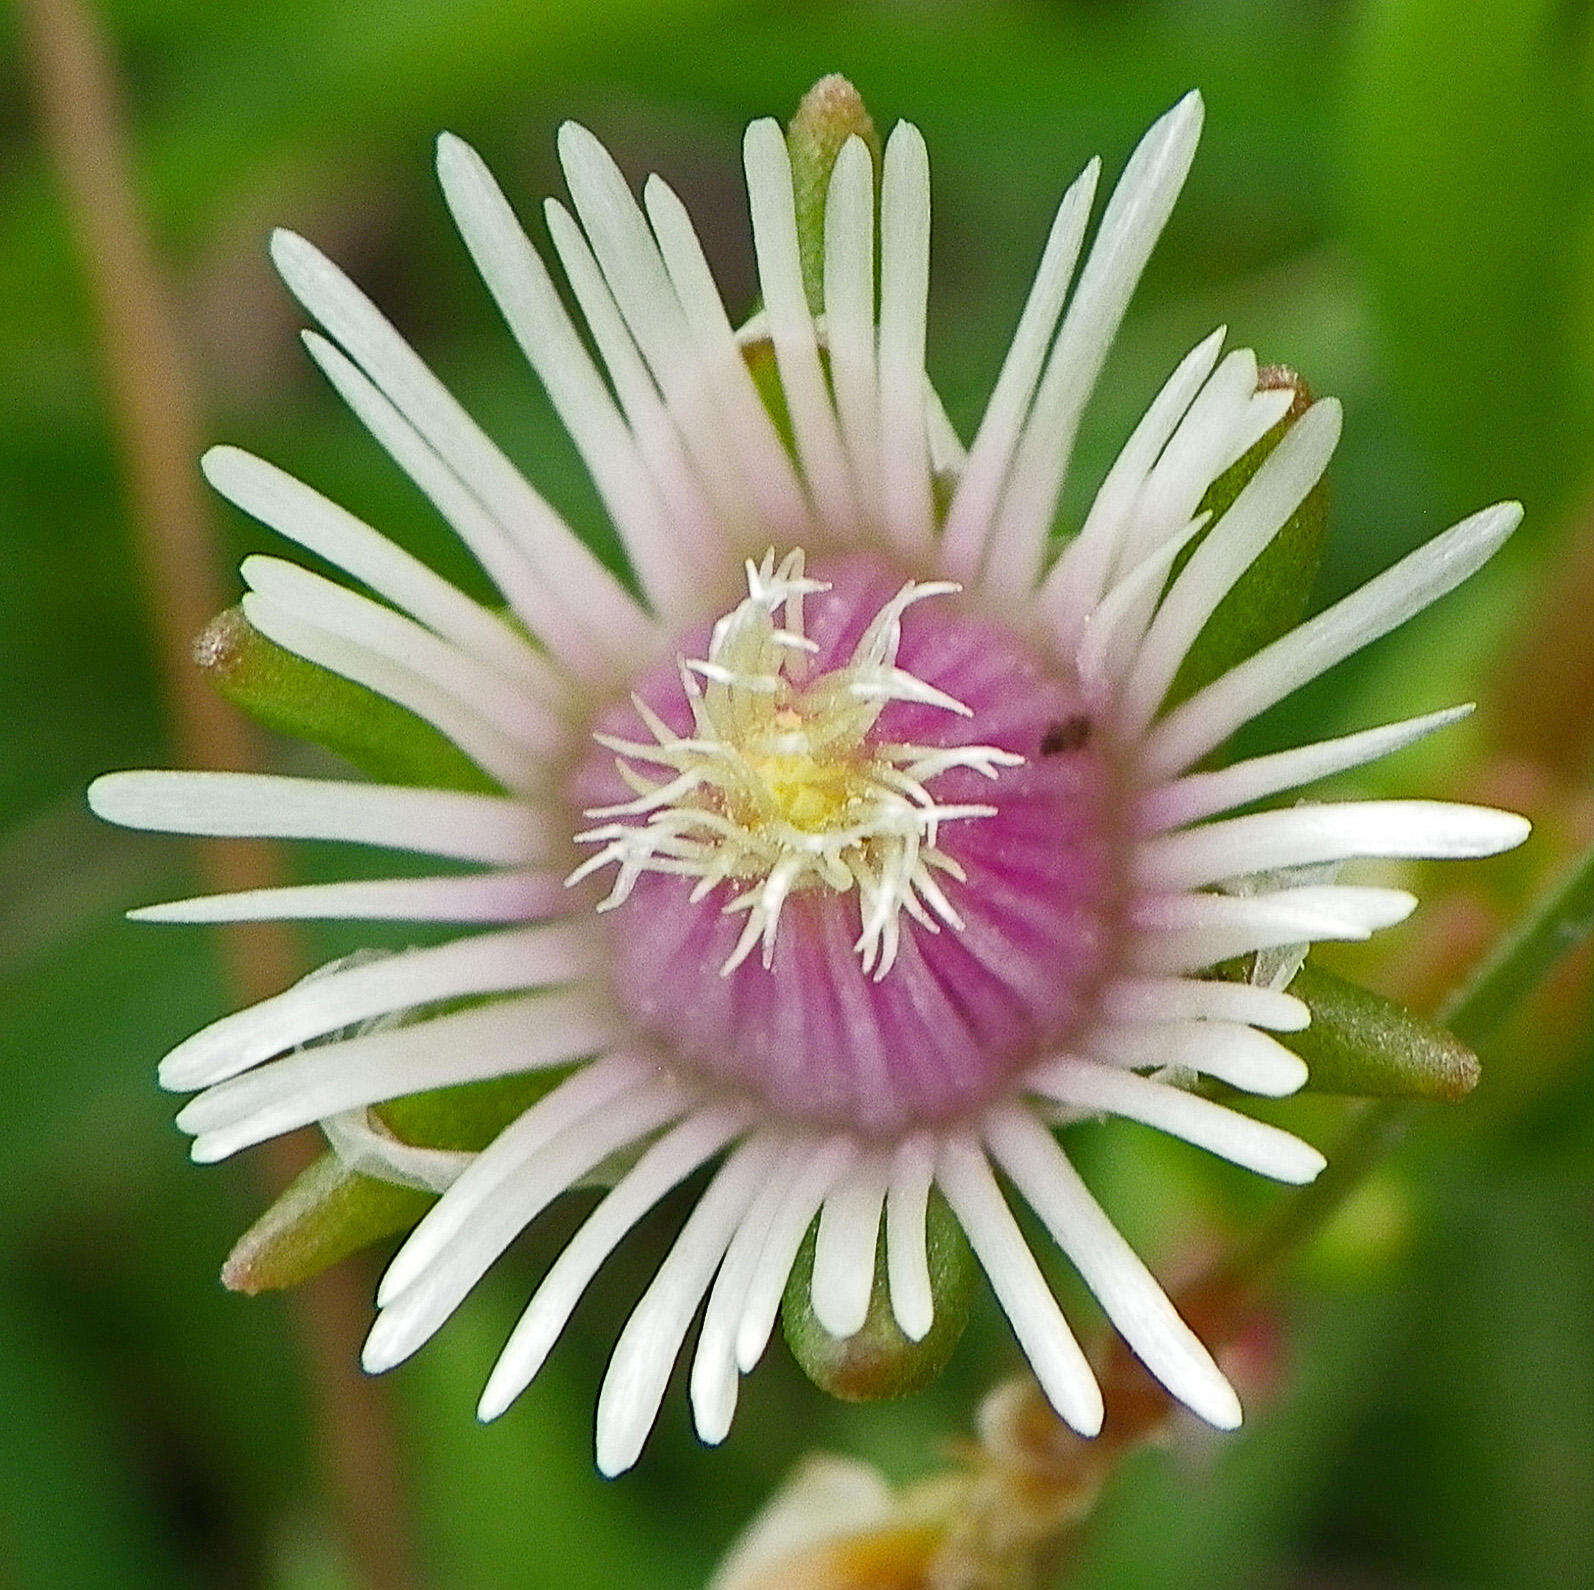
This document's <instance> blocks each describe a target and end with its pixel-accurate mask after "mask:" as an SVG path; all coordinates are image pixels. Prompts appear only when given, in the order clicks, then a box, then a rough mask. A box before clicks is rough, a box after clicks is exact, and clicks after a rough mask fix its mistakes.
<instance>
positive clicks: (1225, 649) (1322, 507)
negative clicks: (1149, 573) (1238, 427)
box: [1166, 365, 1328, 708]
mask: <svg viewBox="0 0 1594 1590" xmlns="http://www.w3.org/2000/svg"><path fill="white" fill-rule="evenodd" d="M1258 385H1259V386H1260V387H1261V388H1263V389H1265V390H1269V391H1273V390H1277V389H1279V388H1283V387H1289V388H1292V389H1293V390H1294V392H1295V401H1294V402H1293V403H1292V404H1291V405H1290V407H1289V412H1288V413H1286V414H1285V416H1284V418H1283V419H1281V420H1280V421H1279V422H1278V424H1277V425H1275V426H1274V427H1273V429H1272V430H1270V431H1269V432H1268V433H1267V435H1266V436H1264V437H1263V438H1262V440H1261V441H1259V442H1258V443H1257V444H1256V445H1255V446H1254V447H1253V448H1252V449H1251V450H1250V452H1248V453H1247V454H1246V455H1245V457H1244V458H1242V459H1240V461H1239V462H1238V463H1236V464H1233V465H1231V466H1230V467H1229V468H1228V469H1227V470H1226V471H1225V472H1224V473H1223V474H1222V475H1220V476H1219V477H1218V478H1217V480H1215V481H1214V482H1213V483H1212V486H1211V488H1210V489H1209V490H1208V492H1207V494H1206V496H1205V497H1203V498H1202V499H1201V508H1202V510H1203V511H1205V512H1210V513H1211V515H1212V523H1213V524H1214V525H1215V524H1216V523H1217V522H1218V521H1219V520H1220V519H1221V518H1222V517H1223V515H1224V514H1225V513H1227V512H1228V510H1229V508H1230V507H1231V506H1232V505H1233V503H1234V500H1235V498H1236V497H1238V496H1239V495H1240V493H1241V491H1242V490H1244V488H1245V486H1246V485H1247V484H1248V483H1249V482H1250V480H1251V477H1252V476H1253V475H1255V474H1256V472H1257V470H1259V469H1260V468H1261V467H1262V465H1263V463H1264V462H1265V461H1266V459H1267V458H1268V456H1269V455H1270V454H1271V453H1272V451H1273V449H1274V448H1275V447H1277V446H1278V444H1279V443H1280V442H1281V441H1282V440H1283V438H1284V434H1285V432H1286V431H1288V430H1289V428H1290V427H1291V426H1292V425H1293V424H1294V423H1295V421H1296V420H1297V419H1299V418H1300V416H1301V415H1302V414H1304V413H1305V412H1306V410H1307V409H1308V408H1310V407H1311V403H1312V394H1311V392H1310V391H1309V390H1308V388H1307V385H1306V383H1305V382H1304V381H1303V380H1302V379H1301V378H1300V376H1299V375H1297V374H1296V373H1295V371H1293V370H1290V369H1287V368H1285V367H1284V366H1283V365H1266V366H1264V367H1263V368H1262V370H1261V371H1260V372H1259V373H1258ZM1327 528H1328V487H1327V484H1326V482H1325V481H1323V480H1319V481H1318V483H1317V484H1316V485H1315V486H1314V487H1313V488H1312V490H1311V491H1310V492H1308V493H1307V496H1306V500H1305V501H1304V502H1303V503H1302V504H1301V506H1300V507H1299V508H1297V509H1296V511H1295V512H1294V514H1292V515H1291V517H1290V518H1289V520H1288V521H1287V522H1286V523H1285V525H1284V528H1283V529H1282V530H1280V531H1279V533H1278V534H1277V535H1276V536H1274V538H1273V539H1272V540H1271V541H1270V542H1269V543H1268V544H1267V546H1266V547H1265V548H1264V549H1263V551H1262V554H1261V556H1260V557H1258V558H1257V560H1256V561H1255V562H1254V563H1253V564H1252V565H1251V566H1250V568H1248V569H1247V570H1246V571H1245V573H1244V574H1242V575H1241V576H1240V578H1239V580H1238V581H1237V582H1236V584H1235V586H1234V588H1233V589H1232V590H1231V591H1230V592H1229V594H1228V595H1227V596H1225V597H1224V598H1223V600H1222V601H1221V602H1220V603H1219V604H1218V607H1217V611H1216V612H1214V613H1213V615H1212V617H1211V618H1209V619H1208V620H1207V622H1206V624H1205V626H1204V627H1203V629H1202V631H1201V633H1200V634H1199V635H1197V636H1196V639H1195V644H1194V645H1193V646H1191V648H1190V650H1189V652H1188V653H1187V654H1186V656H1185V659H1184V662H1183V663H1182V664H1180V667H1179V672H1178V673H1177V674H1176V675H1175V676H1174V681H1173V686H1172V688H1171V689H1170V690H1169V692H1168V699H1167V703H1166V704H1167V706H1168V707H1169V708H1172V707H1175V706H1177V705H1178V704H1179V703H1180V702H1181V701H1183V700H1184V699H1185V698H1186V697H1188V696H1193V695H1194V694H1195V693H1196V691H1198V690H1199V689H1201V687H1202V686H1203V685H1207V684H1210V683H1211V682H1212V681H1213V680H1214V679H1216V678H1218V677H1219V675H1221V674H1225V673H1227V672H1228V671H1229V669H1231V668H1233V667H1234V666H1235V665H1236V664H1237V663H1242V662H1244V661H1245V659H1246V658H1247V657H1250V656H1252V655H1253V654H1254V653H1256V652H1259V651H1260V650H1261V649H1262V648H1263V647H1264V646H1267V645H1270V644H1271V643H1272V642H1273V641H1275V640H1277V639H1278V638H1279V636H1280V635H1283V634H1285V633H1287V632H1288V631H1289V630H1291V629H1293V628H1294V627H1295V626H1296V625H1297V624H1298V623H1300V621H1301V619H1302V618H1303V617H1304V616H1305V613H1306V604H1307V602H1308V601H1309V600H1310V599H1311V595H1312V585H1313V583H1314V582H1315V580H1316V579H1317V566H1318V564H1319V563H1320V562H1321V561H1322V556H1323V537H1324V534H1325V532H1326V530H1327ZM1201 539H1202V538H1198V539H1197V541H1196V542H1194V543H1192V544H1191V546H1190V547H1188V548H1187V549H1186V550H1185V552H1184V553H1183V554H1182V555H1181V557H1180V560H1179V562H1178V564H1177V565H1176V566H1175V568H1174V573H1175V574H1177V573H1178V571H1179V569H1181V568H1183V567H1184V564H1185V563H1186V562H1187V561H1188V560H1189V558H1190V555H1191V553H1193V552H1194V551H1195V548H1196V546H1198V545H1199V544H1200V540H1201ZM1170 578H1171V576H1170Z"/></svg>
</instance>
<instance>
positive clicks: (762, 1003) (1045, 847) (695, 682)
mask: <svg viewBox="0 0 1594 1590" xmlns="http://www.w3.org/2000/svg"><path fill="white" fill-rule="evenodd" d="M678 650H679V655H680V657H681V658H682V659H684V660H682V661H680V662H678V663H676V664H674V665H669V666H664V667H659V668H656V669H654V670H652V671H651V672H650V673H648V674H646V675H644V676H643V677H642V678H641V679H640V680H639V682H638V685H637V688H636V691H635V693H634V694H633V696H632V697H631V701H630V704H629V705H624V704H618V703H617V704H616V705H615V706H614V707H612V708H611V709H609V710H608V711H607V712H606V713H605V714H603V715H602V717H601V718H600V720H599V722H598V723H597V725H596V726H595V731H596V732H595V733H594V740H595V741H596V746H595V748H594V750H593V753H592V754H591V755H590V756H589V757H588V758H587V759H586V761H585V762H584V764H583V765H582V766H581V767H580V769H579V770H578V772H577V774H576V777H575V779H574V783H573V786H572V789H571V792H570V794H571V798H572V801H573V804H575V805H576V807H577V808H578V809H579V810H580V811H581V812H583V813H584V814H585V817H586V822H587V826H586V827H584V828H583V829H582V830H581V831H580V832H579V833H578V835H577V838H578V840H579V841H580V842H581V843H582V844H584V845H586V846H589V847H591V852H592V853H591V854H590V855H589V856H588V857H587V858H586V859H585V861H584V862H583V863H582V865H581V866H580V867H578V868H577V869H576V872H575V873H574V874H572V881H574V880H575V879H577V878H581V877H586V876H588V875H592V874H601V875H602V876H603V877H604V878H605V879H606V880H607V881H608V882H609V885H610V887H609V892H608V894H607V896H606V897H605V898H604V899H603V900H602V901H601V902H600V909H602V910H604V911H605V912H606V913H607V915H606V918H605V920H606V921H607V922H608V924H609V928H608V942H609V976H610V981H611V984H612V987H613V990H614V995H615V998H616V999H617V1001H618V1002H619V1003H620V1005H621V1006H622V1007H623V1008H624V1009H626V1010H627V1011H628V1012H629V1013H630V1014H631V1015H632V1017H633V1018H634V1020H635V1021H636V1023H637V1025H638V1028H639V1030H640V1031H641V1032H642V1033H643V1034H645V1035H647V1036H648V1037H649V1038H650V1039H652V1040H654V1041H656V1042H657V1043H658V1045H659V1046H660V1048H661V1049H662V1050H663V1051H664V1052H666V1053H667V1054H668V1055H669V1056H670V1057H671V1059H672V1060H673V1061H675V1062H676V1063H679V1064H681V1065H683V1066H686V1067H688V1068H689V1069H692V1070H694V1071H696V1072H698V1073H699V1074H708V1075H712V1076H713V1077H715V1078H717V1079H719V1080H722V1081H724V1082H726V1083H729V1084H731V1085H732V1086H734V1087H736V1088H738V1089H741V1090H743V1091H746V1092H749V1093H752V1094H754V1095H756V1096H759V1097H761V1098H762V1099H764V1100H765V1101H766V1102H767V1103H769V1104H771V1105H773V1106H774V1107H775V1108H776V1109H777V1110H778V1111H779V1112H780V1113H781V1114H782V1115H784V1116H786V1117H788V1118H797V1119H802V1120H806V1121H811V1122H813V1123H815V1124H825V1123H840V1122H845V1123H846V1124H847V1125H849V1126H850V1127H852V1128H854V1129H859V1128H861V1129H863V1130H866V1131H879V1132H888V1131H898V1130H900V1129H901V1128H902V1127H903V1126H904V1125H905V1124H911V1123H913V1122H915V1121H926V1122H928V1121H941V1120H945V1119H948V1118H951V1117H954V1116H956V1115H959V1114H961V1113H963V1112H965V1111H967V1110H968V1109H970V1108H973V1107H977V1106H978V1105H979V1104H981V1103H982V1102H984V1101H986V1100H988V1099H990V1098H992V1097H994V1096H996V1095H997V1094H998V1093H999V1091H1000V1090H1001V1089H1002V1088H1003V1087H1005V1086H1007V1085H1009V1084H1010V1083H1011V1080H1012V1078H1013V1076H1014V1074H1015V1073H1016V1072H1017V1071H1018V1070H1019V1069H1021V1068H1022V1067H1023V1066H1025V1065H1026V1064H1028V1063H1029V1062H1030V1061H1032V1060H1034V1059H1035V1058H1037V1057H1038V1056H1040V1055H1043V1054H1046V1053H1050V1052H1053V1051H1054V1050H1055V1049H1056V1048H1057V1047H1059V1046H1061V1045H1063V1044H1065V1043H1066V1042H1067V1040H1068V1038H1069V1037H1070V1036H1071V1035H1072V1034H1073V1033H1075V1032H1076V1031H1077V1030H1078V1028H1079V1027H1080V1025H1081V1023H1083V1022H1084V1021H1087V1020H1088V1019H1090V1015H1091V1011H1092V1007H1093V1004H1094V998H1095V993H1096V990H1097V988H1098V987H1099V986H1100V984H1101V982H1102V980H1103V978H1104V977H1105V976H1106V974H1107V970H1108V963H1109V961H1110V960H1111V958H1112V956H1113V954H1114V950H1115V945H1116V939H1117V920H1118V915H1119V912H1118V894H1119V883H1118V880H1119V875H1120V872H1121V868H1120V866H1119V863H1118V854H1119V849H1120V847H1119V843H1118V819H1117V813H1118V811H1119V810H1120V808H1121V798H1120V794H1119V780H1118V778H1117V774H1116V768H1115V766H1114V762H1113V759H1112V757H1111V755H1110V747H1109V746H1107V745H1106V744H1105V743H1104V736H1102V735H1100V734H1098V733H1095V732H1093V731H1092V726H1091V723H1090V720H1089V717H1088V714H1087V712H1086V708H1085V703H1084V702H1083V700H1082V697H1081V693H1080V690H1079V686H1078V683H1077V681H1076V680H1075V678H1074V677H1073V674H1072V671H1071V670H1068V669H1066V668H1064V667H1063V666H1061V665H1059V664H1058V663H1056V662H1055V661H1054V660H1053V659H1051V658H1049V657H1047V656H1046V655H1045V654H1043V653H1042V652H1040V651H1038V650H1037V649H1036V648H1035V647H1033V646H1032V645H1030V644H1029V643H1028V642H1026V641H1025V640H1023V639H1022V638H1021V637H1019V636H1018V635H1016V634H1014V633H1013V632H1012V631H1011V630H1009V629H1007V628H1006V627H1005V626H1004V625H1002V624H1000V623H998V622H995V621H993V620H991V619H989V618H986V617H983V616H981V615H978V614H976V613H975V612H973V611H972V610H971V609H970V608H968V607H967V606H965V605H964V604H963V603H962V602H961V601H960V600H959V598H958V596H957V593H956V587H953V586H949V585H944V584H923V583H917V582H915V581H913V580H911V579H907V578H905V577H904V576H903V574H902V572H901V571H899V570H896V569H894V568H892V567H891V566H890V565H889V564H887V563H885V562H884V561H883V560H881V559H878V558H874V557H869V556H861V555H853V556H848V557H840V558H836V559H833V560H827V562H826V563H825V564H824V565H823V566H820V567H814V568H808V567H805V564H804V560H803V558H802V555H801V554H800V553H793V554H791V555H789V556H787V557H786V558H784V559H783V560H781V561H780V562H779V563H777V562H776V561H775V559H774V558H773V557H772V556H771V557H766V558H765V559H764V560H763V562H762V563H761V564H758V565H750V566H749V570H748V595H747V598H746V600H744V601H743V602H741V603H739V604H738V605H737V607H736V608H735V609H733V610H732V611H731V612H730V613H728V614H727V615H726V616H725V617H723V618H721V619H720V620H719V621H718V623H716V624H714V625H713V626H712V628H711V629H710V628H708V627H707V626H705V628H704V629H703V630H702V631H699V632H697V633H695V634H691V635H687V636H684V637H683V638H682V641H681V642H680V644H679V648H678ZM755 951H756V952H757V953H755Z"/></svg>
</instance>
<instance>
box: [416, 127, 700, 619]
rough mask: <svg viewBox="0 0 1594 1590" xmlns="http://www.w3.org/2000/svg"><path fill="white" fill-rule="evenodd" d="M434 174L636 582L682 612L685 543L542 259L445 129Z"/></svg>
mask: <svg viewBox="0 0 1594 1590" xmlns="http://www.w3.org/2000/svg"><path fill="white" fill-rule="evenodd" d="M437 174H438V177H439V179H440V180H441V182H442V186H443V192H444V195H445V196H446V197H447V199H448V205H449V208H450V209H451V210H452V211H453V214H454V220H455V222H456V224H457V225H458V227H459V231H460V236H461V237H463V238H464V240H465V244H466V247H467V248H469V249H470V252H471V258H472V259H474V260H475V262H476V268H477V269H478V270H479V271H480V272H481V275H482V280H483V281H484V282H486V284H487V287H488V290H489V291H490V292H491V293H492V295H493V297H494V299H495V300H496V301H497V303H498V307H499V309H500V310H501V311H502V312H503V316H504V319H505V321H506V322H507V323H508V325H509V329H510V331H511V332H513V333H514V337H515V340H516V342H518V343H519V344H520V347H521V351H522V352H523V353H524V354H525V355H526V358H527V360H528V361H529V362H530V364H531V366H532V368H533V369H534V370H535V371H536V372H537V375H538V376H539V378H540V379H541V381H542V383H543V386H544V387H545V388H546V389H547V392H548V396H549V398H550V399H551V400H552V402H553V405H554V407H555V409H556V410H558V413H559V418H560V420H561V421H563V423H564V427H565V429H566V430H567V431H568V432H569V433H570V438H571V440H572V441H573V442H574V443H575V444H576V448H577V450H578V451H579V452H580V454H581V458H582V461H583V462H584V463H585V464H586V466H587V471H588V473H589V474H590V475H591V476H592V480H593V484H594V485H595V486H596V487H597V489H598V495H599V496H600V497H601V498H602V499H603V505H604V507H605V508H606V509H607V510H608V513H609V518H610V519H611V521H612V522H613V524H614V526H615V528H616V529H617V530H618V531H619V533H620V539H621V541H622V542H623V543H624V545H625V549H626V555H627V556H628V557H629V558H630V559H631V564H632V567H633V568H634V569H635V570H636V571H637V577H638V579H639V580H640V581H641V584H642V588H643V590H644V591H645V592H646V593H647V595H648V598H649V600H650V601H651V602H652V603H653V605H654V606H655V607H656V608H657V609H658V610H659V611H661V612H664V613H671V614H674V613H681V612H685V611H688V610H689V609H690V606H691V602H690V597H691V594H692V576H691V574H690V572H689V571H688V569H687V566H686V557H685V553H686V550H687V549H686V548H684V547H683V546H681V545H680V543H679V542H678V540H677V537H676V533H675V527H673V526H671V525H670V524H668V523H667V522H666V520H665V517H664V511H663V508H662V506H661V504H660V502H659V499H658V496H657V493H656V492H655V489H654V484H653V480H652V477H651V476H650V475H649V473H648V470H647V467H646V465H645V464H644V463H643V460H642V458H641V456H640V455H639V453H638V452H637V448H636V443H635V441H634V440H633V438H632V435H631V431H630V428H629V427H628V426H627V425H626V423H625V420H624V419H623V418H622V417H621V415H620V411H619V409H618V408H616V406H615V403H614V399H613V398H612V397H611V396H610V395H609V390H608V388H607V387H606V386H605V385H604V384H603V380H602V378H601V377H600V376H599V374H598V372H597V370H596V368H595V367H594V366H593V363H592V360H591V358H590V357H588V354H587V351H586V349H585V348H584V347H583V346H582V344H581V339H580V338H579V337H578V336H577V335H576V330H575V327H574V326H573V325H572V324H571V323H570V317H569V315H567V314H566V313H565V309H564V305H563V304H562V303H561V302H560V299H559V294H558V293H557V291H556V290H555V289H554V285H553V282H552V280H551V279H550V278H549V275H548V271H547V267H546V266H544V264H543V262H542V260H541V259H540V258H539V257H538V255H537V251H536V250H535V249H534V248H533V247H532V246H531V242H530V240H529V239H528V238H527V236H526V234H525V232H524V231H523V230H522V229H521V226H520V223H519V221H518V220H516V218H515V213H514V211H513V210H512V209H511V208H510V206H509V201H508V200H507V199H506V198H505V197H504V195H503V193H502V191H501V190H500V189H499V187H498V184H497V183H496V182H495V181H494V180H493V178H492V174H491V173H490V172H489V171H488V170H487V167H486V166H485V165H484V164H483V162H482V159H481V157H480V156H479V155H478V154H477V153H476V151H475V150H474V149H472V148H471V147H470V146H469V145H468V144H466V143H464V142H462V141H461V140H460V139H458V138H455V137H454V136H453V135H452V134H449V133H444V134H443V136H442V137H441V138H439V139H438V142H437Z"/></svg>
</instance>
